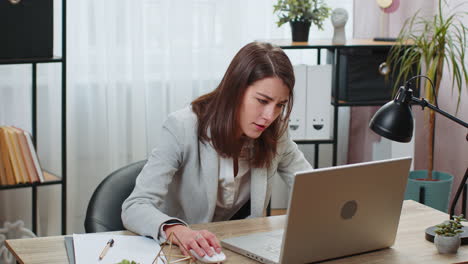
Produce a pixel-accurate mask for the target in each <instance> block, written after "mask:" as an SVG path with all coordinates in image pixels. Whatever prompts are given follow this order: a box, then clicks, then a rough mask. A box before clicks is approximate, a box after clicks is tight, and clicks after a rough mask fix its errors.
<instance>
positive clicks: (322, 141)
mask: <svg viewBox="0 0 468 264" xmlns="http://www.w3.org/2000/svg"><path fill="white" fill-rule="evenodd" d="M293 141H294V142H295V143H296V144H333V143H335V140H333V139H294V140H293Z"/></svg>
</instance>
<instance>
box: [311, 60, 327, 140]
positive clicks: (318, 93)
mask: <svg viewBox="0 0 468 264" xmlns="http://www.w3.org/2000/svg"><path fill="white" fill-rule="evenodd" d="M331 86H332V65H331V64H325V65H308V66H307V128H306V138H307V139H315V140H322V139H330V138H331V133H330V132H331V129H330V127H331V111H332V106H331V104H330V95H331Z"/></svg>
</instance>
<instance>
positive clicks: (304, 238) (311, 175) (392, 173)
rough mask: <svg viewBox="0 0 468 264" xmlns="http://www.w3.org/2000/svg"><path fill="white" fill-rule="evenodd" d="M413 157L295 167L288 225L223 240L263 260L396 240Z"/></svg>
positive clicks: (323, 254)
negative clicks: (334, 165)
mask: <svg viewBox="0 0 468 264" xmlns="http://www.w3.org/2000/svg"><path fill="white" fill-rule="evenodd" d="M410 164H411V158H399V159H389V160H381V161H373V162H365V163H358V164H351V165H343V166H336V167H330V168H323V169H317V170H312V171H305V172H299V173H296V177H295V180H294V184H293V189H292V192H291V196H290V199H289V206H288V211H287V222H286V226H285V229H284V230H274V231H272V232H264V233H253V234H249V235H244V236H239V237H231V238H227V239H223V240H222V242H221V243H222V245H223V246H224V247H225V248H227V249H230V250H233V251H235V252H238V253H240V254H243V255H245V256H247V257H250V258H253V259H255V260H257V261H260V262H262V263H287V264H295V263H301V264H302V263H310V262H316V261H322V260H328V259H332V258H338V257H343V256H348V255H352V254H357V253H362V252H367V251H372V250H377V249H382V248H388V247H390V246H392V245H393V244H394V242H395V237H396V232H397V229H398V223H399V219H400V213H401V208H402V205H403V198H404V192H405V188H406V182H407V178H408V174H409V169H410Z"/></svg>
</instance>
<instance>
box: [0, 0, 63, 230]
mask: <svg viewBox="0 0 468 264" xmlns="http://www.w3.org/2000/svg"><path fill="white" fill-rule="evenodd" d="M66 11H67V1H66V0H62V18H61V23H62V40H61V41H62V56H61V57H58V56H55V57H51V58H17V59H0V65H13V64H31V65H32V69H31V75H32V76H31V77H32V87H31V89H32V93H31V94H32V96H31V97H32V98H31V105H32V131H31V134H32V135H33V143H34V146H35V147H37V146H36V141H35V140H34V139H35V138H37V66H38V65H37V64H41V63H60V65H61V78H62V80H61V92H62V95H61V100H62V103H61V104H62V105H61V112H62V116H61V123H62V126H61V132H62V133H61V134H62V135H61V137H62V138H61V150H62V155H61V159H62V161H61V162H62V168H61V174H62V175H61V177H58V176H55V175H52V174H50V173H48V172H44V178H45V181H44V182H35V183H23V184H15V185H3V186H0V190H11V189H18V188H31V189H32V231H33V233H35V234H37V207H38V204H37V201H38V199H37V187H40V186H47V185H61V191H62V200H61V209H62V216H61V218H62V235H65V234H66V230H67V212H66V211H67V180H66V176H67V145H66V143H67V142H66V136H67V130H66V128H67V125H66V124H67V112H66V110H67V100H66V99H67V91H66V80H67V79H66V73H67V68H66V65H67V64H66V54H67V46H66V39H67V34H66V33H67V30H66V29H67V26H66V21H67V19H66Z"/></svg>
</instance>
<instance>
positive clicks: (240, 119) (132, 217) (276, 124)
mask: <svg viewBox="0 0 468 264" xmlns="http://www.w3.org/2000/svg"><path fill="white" fill-rule="evenodd" d="M293 87H294V72H293V68H292V65H291V62H290V61H289V59H288V57H287V56H286V54H285V53H284V52H283V50H281V49H280V48H278V47H273V46H272V45H270V44H268V43H258V42H253V43H250V44H247V45H246V46H244V47H243V48H242V49H241V50H240V51H239V52H238V53H237V54H236V56H235V57H234V59H233V60H232V62H231V64H230V65H229V67H228V69H227V71H226V73H225V75H224V77H223V79H222V81H221V83H220V84H219V86H218V87H217V88H216V89H215V90H214V91H213V92H211V93H208V94H206V95H203V96H201V97H199V98H197V99H196V100H195V101H193V102H192V103H191V107H187V108H185V109H182V110H179V111H177V112H175V113H172V114H171V115H169V117H168V119H167V120H166V121H165V123H164V124H163V132H162V138H161V139H160V142H161V143H160V144H159V145H158V146H157V147H156V148H155V149H154V150H153V152H152V154H151V156H150V157H149V159H148V163H147V164H146V165H145V167H144V168H143V170H142V171H141V173H140V175H139V176H138V178H137V180H136V186H135V189H134V190H133V192H132V194H131V195H130V196H129V197H128V198H127V200H126V201H125V202H124V203H123V205H122V221H123V223H124V225H125V227H126V228H127V229H128V230H131V231H133V232H136V233H138V234H141V235H146V236H152V237H153V238H165V237H166V236H169V235H170V234H171V233H174V234H175V235H176V236H177V237H178V238H179V240H180V243H182V244H183V245H184V246H185V247H186V248H187V249H188V250H190V249H193V250H194V251H195V252H196V253H197V254H198V255H199V256H201V257H203V256H204V255H205V252H206V254H208V255H209V256H212V255H213V253H214V252H213V251H212V250H211V249H210V246H211V247H213V248H214V249H215V250H216V252H217V253H220V252H221V246H220V242H219V241H218V239H217V238H216V236H215V235H214V234H212V233H210V232H208V231H206V230H204V231H194V230H191V229H190V228H189V227H187V224H194V223H206V222H213V221H224V220H229V219H231V218H232V217H233V216H234V215H235V214H236V212H238V211H239V210H240V209H241V208H242V207H243V206H244V205H250V209H251V212H250V217H261V216H263V213H264V210H265V208H266V206H267V204H268V202H269V200H270V196H271V185H272V179H273V176H274V175H275V174H276V173H278V174H279V175H280V176H281V177H282V178H283V180H284V181H285V182H286V183H287V184H288V185H289V186H291V185H292V182H293V177H294V173H295V172H296V171H300V170H307V169H311V166H310V164H309V163H308V162H307V161H306V160H305V158H304V156H303V154H302V153H301V152H300V151H299V150H298V148H297V145H296V144H295V143H294V142H293V141H292V140H291V139H289V138H288V136H287V132H286V131H287V125H288V124H287V121H288V120H289V114H290V112H291V109H292V105H293ZM249 201H250V202H249ZM173 242H174V243H176V244H179V241H177V240H173ZM181 250H182V253H183V254H184V255H188V252H186V251H185V250H184V249H183V248H182V247H181Z"/></svg>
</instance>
